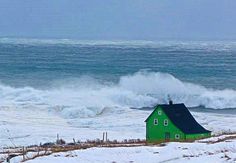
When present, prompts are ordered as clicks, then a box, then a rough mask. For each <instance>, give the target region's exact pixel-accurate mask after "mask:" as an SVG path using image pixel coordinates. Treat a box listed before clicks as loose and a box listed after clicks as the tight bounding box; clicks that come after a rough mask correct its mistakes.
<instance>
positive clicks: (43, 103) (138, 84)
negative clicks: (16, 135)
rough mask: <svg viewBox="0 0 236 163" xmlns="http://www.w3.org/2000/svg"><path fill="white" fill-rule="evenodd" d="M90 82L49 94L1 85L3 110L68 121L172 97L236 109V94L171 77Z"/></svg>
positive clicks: (61, 87)
mask: <svg viewBox="0 0 236 163" xmlns="http://www.w3.org/2000/svg"><path fill="white" fill-rule="evenodd" d="M86 80H87V81H85V79H84V78H83V79H82V78H81V79H77V80H76V81H73V82H74V83H75V84H74V85H73V86H72V84H71V83H69V84H65V83H64V84H60V85H57V86H56V87H53V88H51V89H48V90H40V89H35V88H32V87H22V88H14V87H10V86H6V85H3V84H0V107H1V108H3V107H9V108H17V109H21V108H29V109H45V110H47V111H50V112H53V113H59V114H60V115H62V116H64V117H66V118H77V117H93V116H98V115H101V114H102V113H103V112H104V109H105V108H106V109H109V110H110V111H111V112H115V111H120V110H122V109H125V108H140V107H146V106H153V105H156V104H158V103H167V96H168V95H170V96H171V98H172V100H173V101H174V102H175V103H185V104H186V105H187V106H188V107H197V106H204V107H206V108H213V109H224V108H235V107H236V91H235V90H230V89H225V90H215V89H209V88H205V87H204V86H201V85H197V84H193V83H188V82H183V81H181V80H179V79H177V78H175V77H174V76H172V75H170V74H167V73H160V72H137V73H135V74H132V75H127V76H122V77H121V78H120V80H119V82H118V83H113V84H104V83H101V82H99V81H96V80H95V79H93V78H87V79H86ZM88 83H89V84H88Z"/></svg>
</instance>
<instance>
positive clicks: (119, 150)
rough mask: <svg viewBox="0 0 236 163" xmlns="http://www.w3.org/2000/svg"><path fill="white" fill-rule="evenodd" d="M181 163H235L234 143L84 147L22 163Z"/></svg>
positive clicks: (235, 151)
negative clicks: (185, 162) (83, 148)
mask: <svg viewBox="0 0 236 163" xmlns="http://www.w3.org/2000/svg"><path fill="white" fill-rule="evenodd" d="M234 136H235V135H234ZM211 140H213V139H211ZM214 140H217V138H214ZM21 159H22V157H16V158H13V159H12V160H11V161H12V162H19V161H20V160H21ZM184 161H187V162H194V163H199V162H203V163H218V162H236V140H235V139H232V140H227V141H224V142H216V143H211V144H208V143H200V142H195V143H178V142H173V143H167V144H166V146H140V147H115V148H104V147H103V148H88V149H85V150H76V151H70V152H61V153H54V154H52V155H49V156H43V157H38V158H36V159H33V160H29V161H26V162H29V163H51V162H57V163H64V162H71V163H72V162H83V163H94V162H102V163H111V162H113V163H119V162H122V163H123V162H127V163H132V162H133V163H143V162H146V163H164V162H168V163H169V162H174V163H183V162H184Z"/></svg>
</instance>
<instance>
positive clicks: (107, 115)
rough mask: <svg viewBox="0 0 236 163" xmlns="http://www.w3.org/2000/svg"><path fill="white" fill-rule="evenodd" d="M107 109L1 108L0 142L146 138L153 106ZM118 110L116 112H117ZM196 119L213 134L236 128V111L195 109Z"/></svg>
mask: <svg viewBox="0 0 236 163" xmlns="http://www.w3.org/2000/svg"><path fill="white" fill-rule="evenodd" d="M115 112H116V113H114V112H113V110H109V109H108V110H106V111H105V112H103V114H101V115H98V116H95V117H87V118H76V119H65V118H63V117H61V116H59V115H57V114H54V113H50V112H45V111H42V110H40V109H38V110H33V109H31V110H30V109H25V110H24V109H23V108H21V111H19V109H9V108H8V109H0V116H1V120H0V145H1V147H5V146H20V145H33V144H36V145H37V144H40V143H45V142H51V141H55V140H56V136H57V134H59V136H60V138H62V139H64V140H66V141H67V142H68V141H69V142H72V139H73V138H75V139H76V140H82V141H83V140H87V139H93V140H94V139H97V138H99V139H102V134H103V132H108V139H110V140H114V139H117V140H123V139H137V138H139V139H145V122H144V120H145V119H146V117H147V116H148V115H149V114H150V113H151V110H148V111H144V110H137V109H128V108H127V109H123V110H119V109H118V108H117V110H116V111H115ZM114 114H115V116H114ZM192 114H193V116H194V117H195V118H196V120H197V121H198V122H199V123H200V124H202V125H203V126H204V127H205V128H206V129H208V130H211V131H213V134H220V133H224V132H236V126H235V124H234V123H232V122H236V115H233V114H222V113H219V114H217V113H202V112H192Z"/></svg>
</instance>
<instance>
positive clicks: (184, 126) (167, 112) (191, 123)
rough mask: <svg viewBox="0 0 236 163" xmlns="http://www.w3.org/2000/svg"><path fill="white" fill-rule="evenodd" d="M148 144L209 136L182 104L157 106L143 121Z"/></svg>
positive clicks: (208, 132)
mask: <svg viewBox="0 0 236 163" xmlns="http://www.w3.org/2000/svg"><path fill="white" fill-rule="evenodd" d="M145 122H146V140H147V142H149V143H158V142H166V141H189V140H195V139H201V138H206V137H210V136H211V131H208V130H206V129H205V128H203V127H202V126H201V125H200V124H199V123H198V122H197V121H196V120H195V119H194V117H193V116H192V115H191V113H190V112H189V110H188V109H187V108H186V106H185V105H184V104H172V102H170V104H169V105H157V106H156V107H155V108H154V111H153V112H152V113H151V114H150V115H149V117H148V118H147V119H146V120H145Z"/></svg>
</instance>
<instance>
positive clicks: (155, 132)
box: [146, 107, 185, 142]
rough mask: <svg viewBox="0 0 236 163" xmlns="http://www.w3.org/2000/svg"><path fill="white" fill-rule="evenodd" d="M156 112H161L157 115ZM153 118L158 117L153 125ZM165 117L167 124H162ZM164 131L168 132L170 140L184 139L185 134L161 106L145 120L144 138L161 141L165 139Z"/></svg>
mask: <svg viewBox="0 0 236 163" xmlns="http://www.w3.org/2000/svg"><path fill="white" fill-rule="evenodd" d="M158 112H160V113H161V114H160V115H159V114H158ZM154 119H158V124H157V125H154ZM165 119H167V120H168V125H167V126H164V120H165ZM166 132H169V133H170V141H181V140H184V139H185V134H184V133H183V132H182V131H181V130H179V129H178V128H177V127H176V126H175V125H174V124H173V123H172V122H171V121H170V119H169V118H168V117H167V115H166V114H165V112H164V111H163V110H162V108H161V107H158V108H156V109H155V110H154V112H153V114H152V115H151V116H150V117H149V118H148V120H147V122H146V140H147V141H148V142H163V141H165V133H166ZM176 134H179V139H176V138H175V135H176Z"/></svg>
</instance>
